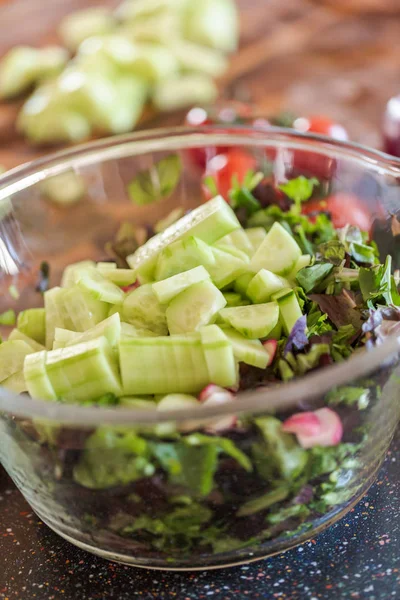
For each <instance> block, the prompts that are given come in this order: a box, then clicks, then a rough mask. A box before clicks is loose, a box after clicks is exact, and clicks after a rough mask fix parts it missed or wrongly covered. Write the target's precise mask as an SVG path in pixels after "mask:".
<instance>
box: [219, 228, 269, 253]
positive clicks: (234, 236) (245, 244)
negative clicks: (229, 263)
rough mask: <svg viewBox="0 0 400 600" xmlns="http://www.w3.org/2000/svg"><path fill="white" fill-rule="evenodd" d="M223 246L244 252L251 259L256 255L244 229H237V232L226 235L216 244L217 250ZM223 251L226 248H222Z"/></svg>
mask: <svg viewBox="0 0 400 600" xmlns="http://www.w3.org/2000/svg"><path fill="white" fill-rule="evenodd" d="M263 231H264V230H263ZM264 233H265V231H264ZM221 244H222V245H223V246H226V245H228V246H233V247H234V248H236V249H237V250H241V251H242V252H244V253H245V254H247V256H249V257H250V256H252V255H253V254H254V251H253V246H252V244H251V242H250V241H249V238H248V236H247V232H246V231H245V230H244V229H242V228H240V229H236V230H235V231H232V233H228V235H224V237H223V238H221V239H220V240H218V242H216V244H215V245H216V246H217V248H220V247H221ZM222 250H224V248H222Z"/></svg>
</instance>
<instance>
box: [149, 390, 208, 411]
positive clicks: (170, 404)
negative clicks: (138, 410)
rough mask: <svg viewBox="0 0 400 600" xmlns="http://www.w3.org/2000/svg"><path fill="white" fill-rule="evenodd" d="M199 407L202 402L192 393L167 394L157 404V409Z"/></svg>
mask: <svg viewBox="0 0 400 600" xmlns="http://www.w3.org/2000/svg"><path fill="white" fill-rule="evenodd" d="M194 406H195V407H197V408H198V407H199V406H200V402H199V401H198V400H197V398H195V396H191V395H190V394H167V396H164V398H162V399H161V400H160V402H158V404H156V407H157V410H183V409H185V408H193V407H194Z"/></svg>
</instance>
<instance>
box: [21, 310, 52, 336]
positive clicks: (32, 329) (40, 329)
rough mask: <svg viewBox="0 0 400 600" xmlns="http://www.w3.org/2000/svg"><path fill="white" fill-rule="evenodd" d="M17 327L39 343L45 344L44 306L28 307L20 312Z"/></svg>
mask: <svg viewBox="0 0 400 600" xmlns="http://www.w3.org/2000/svg"><path fill="white" fill-rule="evenodd" d="M17 328H18V329H19V331H20V332H21V333H24V334H25V335H27V336H28V337H30V338H32V339H33V340H35V341H36V342H37V343H38V344H42V345H44V344H45V343H46V323H45V310H44V308H28V309H27V310H24V311H22V312H20V313H19V315H18V319H17Z"/></svg>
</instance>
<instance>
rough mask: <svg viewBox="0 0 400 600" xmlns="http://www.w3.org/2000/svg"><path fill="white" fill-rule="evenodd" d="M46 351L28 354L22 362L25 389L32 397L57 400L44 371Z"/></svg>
mask: <svg viewBox="0 0 400 600" xmlns="http://www.w3.org/2000/svg"><path fill="white" fill-rule="evenodd" d="M46 356H47V352H46V351H45V350H43V351H42V352H35V354H29V355H28V356H27V357H26V358H25V362H24V377H25V382H26V387H27V390H28V392H29V394H30V396H31V397H32V398H37V399H39V400H57V395H56V393H55V391H54V388H53V386H52V385H51V383H50V379H49V378H48V376H47V372H46Z"/></svg>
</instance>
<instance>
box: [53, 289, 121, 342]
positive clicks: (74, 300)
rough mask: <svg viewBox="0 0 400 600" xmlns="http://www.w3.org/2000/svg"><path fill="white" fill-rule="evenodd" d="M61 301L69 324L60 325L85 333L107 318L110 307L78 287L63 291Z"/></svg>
mask: <svg viewBox="0 0 400 600" xmlns="http://www.w3.org/2000/svg"><path fill="white" fill-rule="evenodd" d="M62 300H63V303H64V307H65V311H66V312H67V313H68V316H69V323H70V324H68V325H67V324H65V325H64V326H62V325H61V327H64V328H65V329H72V330H73V331H86V330H87V329H90V328H91V327H94V326H95V325H97V323H100V322H101V321H104V319H106V318H107V317H108V311H109V306H110V305H109V304H107V303H106V302H102V301H101V300H96V299H95V298H93V296H92V295H91V293H90V292H88V291H87V290H85V289H84V288H82V287H80V286H79V285H74V286H73V287H70V288H68V289H67V290H65V293H64V295H63V298H62ZM48 347H50V346H48Z"/></svg>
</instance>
